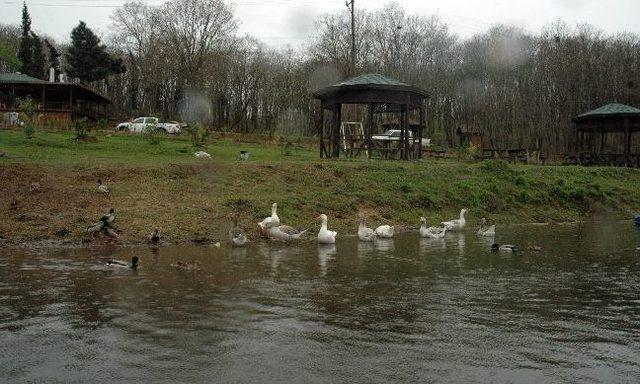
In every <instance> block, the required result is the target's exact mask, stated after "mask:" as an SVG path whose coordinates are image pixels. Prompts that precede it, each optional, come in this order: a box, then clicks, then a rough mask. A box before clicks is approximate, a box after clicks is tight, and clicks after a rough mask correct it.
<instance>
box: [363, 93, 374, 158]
mask: <svg viewBox="0 0 640 384" xmlns="http://www.w3.org/2000/svg"><path fill="white" fill-rule="evenodd" d="M366 129H367V131H366V132H365V135H366V137H365V140H366V141H367V143H366V145H367V158H369V159H370V158H371V146H372V144H373V139H372V138H371V133H372V132H373V103H369V104H368V107H367V127H366Z"/></svg>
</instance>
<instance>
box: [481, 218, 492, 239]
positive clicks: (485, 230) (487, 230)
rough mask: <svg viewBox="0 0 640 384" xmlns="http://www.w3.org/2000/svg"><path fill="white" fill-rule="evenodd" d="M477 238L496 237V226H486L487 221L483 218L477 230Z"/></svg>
mask: <svg viewBox="0 0 640 384" xmlns="http://www.w3.org/2000/svg"><path fill="white" fill-rule="evenodd" d="M477 233H478V235H479V236H487V237H492V236H495V235H496V225H495V224H493V225H487V219H485V218H484V217H483V218H482V219H481V220H480V228H478V232H477Z"/></svg>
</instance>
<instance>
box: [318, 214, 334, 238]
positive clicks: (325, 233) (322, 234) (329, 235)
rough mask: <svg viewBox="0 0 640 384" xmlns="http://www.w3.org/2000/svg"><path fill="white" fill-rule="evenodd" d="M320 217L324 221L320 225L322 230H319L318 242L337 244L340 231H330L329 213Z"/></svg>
mask: <svg viewBox="0 0 640 384" xmlns="http://www.w3.org/2000/svg"><path fill="white" fill-rule="evenodd" d="M318 219H320V221H322V224H321V225H320V231H319V232H318V243H320V244H335V242H336V235H337V234H338V232H336V231H330V230H328V229H327V215H325V214H324V213H323V214H322V215H320V216H318Z"/></svg>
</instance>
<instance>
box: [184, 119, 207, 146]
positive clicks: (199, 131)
mask: <svg viewBox="0 0 640 384" xmlns="http://www.w3.org/2000/svg"><path fill="white" fill-rule="evenodd" d="M189 132H190V133H191V144H193V146H194V147H196V148H205V147H206V146H207V143H208V142H209V136H210V135H211V131H210V130H209V129H208V128H207V127H205V126H204V125H203V124H200V123H196V124H195V125H194V126H193V127H192V128H190V129H189Z"/></svg>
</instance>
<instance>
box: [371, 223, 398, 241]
mask: <svg viewBox="0 0 640 384" xmlns="http://www.w3.org/2000/svg"><path fill="white" fill-rule="evenodd" d="M375 232H376V236H377V237H381V238H383V239H390V238H392V237H393V232H394V228H393V226H391V225H381V226H379V227H378V228H376V231H375Z"/></svg>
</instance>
